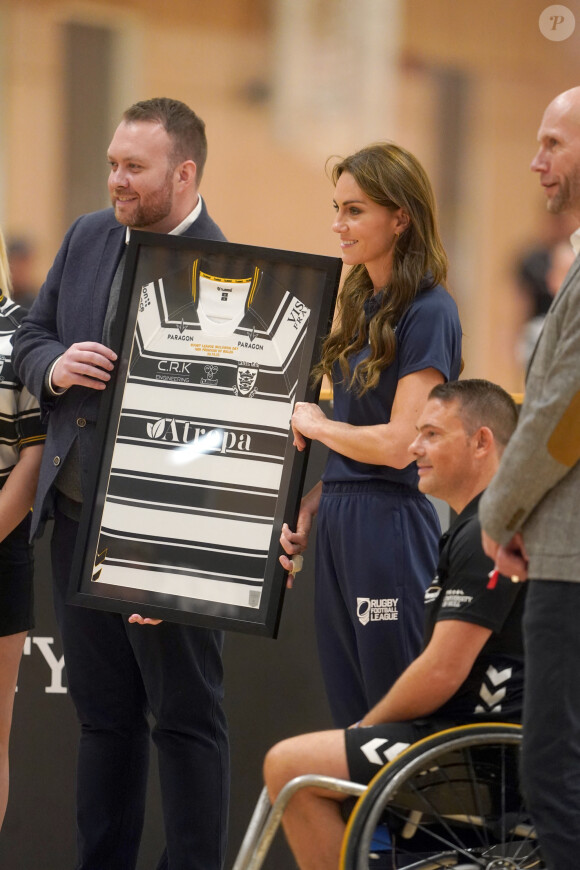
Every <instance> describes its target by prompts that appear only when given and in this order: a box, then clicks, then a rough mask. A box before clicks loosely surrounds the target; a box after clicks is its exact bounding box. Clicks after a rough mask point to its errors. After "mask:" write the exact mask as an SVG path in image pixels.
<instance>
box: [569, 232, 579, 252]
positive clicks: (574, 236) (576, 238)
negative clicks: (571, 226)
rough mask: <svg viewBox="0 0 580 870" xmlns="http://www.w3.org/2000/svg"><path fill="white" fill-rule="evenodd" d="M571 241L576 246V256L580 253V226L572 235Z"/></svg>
mask: <svg viewBox="0 0 580 870" xmlns="http://www.w3.org/2000/svg"><path fill="white" fill-rule="evenodd" d="M570 241H571V243H572V247H573V248H574V253H575V254H576V256H578V254H580V227H578V229H577V230H576V231H575V232H573V233H572V235H571V236H570Z"/></svg>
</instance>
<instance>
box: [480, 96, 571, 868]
mask: <svg viewBox="0 0 580 870" xmlns="http://www.w3.org/2000/svg"><path fill="white" fill-rule="evenodd" d="M538 141H539V149H538V153H537V154H536V156H535V157H534V159H533V161H532V164H531V168H532V170H533V171H534V172H538V173H539V175H540V183H541V185H542V187H543V188H544V191H545V193H546V197H547V207H548V210H549V211H550V212H552V213H554V214H559V213H561V212H569V213H570V214H572V215H573V216H574V217H575V218H576V220H577V221H578V224H580V87H575V88H572V89H571V90H568V91H565V92H564V93H563V94H560V95H559V96H558V97H556V98H555V99H554V100H553V101H552V102H551V103H550V105H549V106H548V108H547V109H546V111H545V113H544V117H543V119H542V123H541V126H540V129H539V133H538ZM571 241H572V245H573V247H574V250H575V252H576V254H577V255H578V253H580V229H579V230H576V232H575V233H574V234H573V236H572V240H571ZM579 460H580V257H578V256H576V259H575V260H574V263H573V264H572V266H571V268H570V271H569V272H568V275H567V276H566V278H565V280H564V283H563V285H562V288H561V290H560V292H559V293H558V295H557V296H556V297H555V299H554V302H553V303H552V306H551V308H550V310H549V312H548V315H547V317H546V321H545V324H544V328H543V331H542V333H541V335H540V338H539V340H538V343H537V345H536V348H535V350H534V353H533V355H532V358H531V361H530V365H529V368H528V373H527V379H526V394H525V400H524V404H523V407H522V410H521V415H520V421H519V423H518V427H517V429H516V432H515V433H514V435H513V437H512V439H511V441H510V443H509V444H508V446H507V448H506V451H505V453H504V455H503V458H502V461H501V464H500V468H499V471H498V473H497V475H496V477H495V478H494V480H493V481H492V483H491V484H490V486H489V487H488V489H487V492H486V493H485V495H484V496H483V498H482V500H481V503H480V519H481V525H482V528H483V545H484V549H485V551H486V553H487V554H488V555H489V556H490V557H491V558H493V559H494V560H495V563H496V566H497V568H498V569H499V570H500V571H501V572H502V573H504V574H508V575H512V576H513V575H517V576H518V577H519V578H520V579H522V580H524V579H526V578H527V577H529V578H530V580H531V581H533V582H532V583H531V586H530V589H529V590H528V597H527V603H526V615H525V619H524V637H525V650H526V685H525V693H524V757H523V764H522V781H523V787H524V790H525V794H526V797H527V802H528V806H529V809H530V812H531V814H532V817H533V819H534V822H535V824H536V828H537V831H538V835H539V838H540V843H541V845H542V850H543V852H544V854H545V857H546V863H547V866H548V867H550V870H576V868H577V867H578V855H579V854H580V630H579V624H578V623H579V618H580V509H579V508H580V505H579V499H578V493H579V491H580V461H579Z"/></svg>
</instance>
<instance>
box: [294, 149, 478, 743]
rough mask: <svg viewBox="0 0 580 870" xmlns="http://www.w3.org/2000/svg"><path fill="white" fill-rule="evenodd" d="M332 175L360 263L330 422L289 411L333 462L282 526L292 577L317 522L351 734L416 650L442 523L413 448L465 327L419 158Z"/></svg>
mask: <svg viewBox="0 0 580 870" xmlns="http://www.w3.org/2000/svg"><path fill="white" fill-rule="evenodd" d="M332 181H333V182H334V185H335V191H334V208H335V211H336V217H335V220H334V223H333V226H332V229H333V231H334V232H335V233H336V234H337V236H339V238H340V247H341V252H342V259H343V262H344V264H345V265H346V266H350V267H351V269H350V271H349V273H348V275H347V277H346V279H345V281H344V284H343V287H342V290H341V293H340V296H339V305H338V317H337V320H336V321H335V325H334V327H333V329H332V330H331V333H330V335H329V336H328V337H327V339H326V341H325V344H324V347H323V352H322V360H321V363H320V365H319V366H318V367H317V368H316V369H315V371H314V376H315V377H316V378H321V377H322V376H323V375H324V374H326V375H328V376H329V377H330V378H331V379H332V383H333V390H334V419H333V420H330V419H328V418H327V417H326V415H325V414H324V412H323V411H322V410H321V409H320V408H319V407H318V406H317V405H314V404H310V403H305V402H298V403H297V404H296V406H295V408H294V413H293V416H292V429H293V432H294V443H295V445H296V447H297V449H298V450H303V449H304V447H305V443H306V439H312V440H316V441H320V442H322V443H323V444H325V445H326V446H327V447H328V448H329V456H328V461H327V464H326V468H325V471H324V474H323V477H322V480H321V481H320V482H319V483H318V484H316V486H315V487H314V488H313V489H312V490H311V491H310V492H309V493H308V494H307V495H305V496H304V498H303V499H302V503H301V507H300V512H299V516H298V521H297V527H296V531H292V530H291V529H289V528H288V526H286V525H285V526H284V527H283V529H282V535H281V539H280V541H281V544H282V547H283V549H284V551H285V553H286V554H287V555H283V556H281V557H280V561H281V563H282V565H283V566H284V568H286V570H288V571H290V572H292V570H293V565H292V557H293V556H295V555H296V554H299V553H302V552H303V551H304V550H305V549H306V547H307V545H308V538H309V534H310V531H311V528H312V522H313V519H314V517H315V516H317V517H318V519H317V537H316V567H315V573H316V591H315V619H316V632H317V641H318V648H319V655H320V661H321V666H322V672H323V677H324V682H325V686H326V692H327V695H328V699H329V703H330V707H331V712H332V716H333V720H334V723H335V725H336V726H338V727H346V726H348V725H350V724H351V723H352V722H355V721H357V720H359V719H360V718H361V717H362V716H363V715H364V714H365V713H366V711H367V710H368V709H369V708H370V707H372V706H373V705H374V704H376V703H377V702H378V700H379V699H380V698H381V697H382V696H383V695H384V693H385V691H386V690H387V689H388V688H389V686H391V685H392V684H393V683H394V681H395V680H396V679H397V677H398V676H399V675H400V674H401V673H402V672H403V670H404V669H405V668H406V667H407V666H408V665H409V664H410V662H411V661H412V660H413V659H414V658H415V656H416V655H417V654H418V652H419V648H420V644H421V633H422V624H423V595H424V591H425V588H426V587H427V585H428V583H429V581H430V578H431V577H432V576H433V571H434V569H435V563H436V557H437V541H438V538H439V534H440V528H439V523H438V520H437V515H436V512H435V509H434V508H433V505H432V504H431V503H430V502H429V501H428V500H427V498H426V497H425V496H424V495H423V494H422V493H420V492H419V491H418V488H417V470H416V467H415V465H414V463H410V457H409V453H408V445H409V443H410V442H411V441H412V440H413V437H414V432H415V426H416V423H417V419H418V417H419V413H420V411H421V409H422V408H423V406H424V405H425V401H426V399H427V396H428V394H429V391H430V390H431V389H432V388H433V387H434V386H435V385H436V384H440V383H443V382H444V381H447V380H455V379H456V378H457V377H458V376H459V373H460V369H461V326H460V323H459V317H458V313H457V307H456V305H455V302H454V301H453V299H452V298H451V296H450V295H449V293H448V292H447V291H446V290H445V288H444V287H443V282H444V281H445V278H446V273H447V257H446V255H445V251H444V250H443V246H442V244H441V241H440V239H439V233H438V229H437V223H436V218H435V202H434V197H433V192H432V189H431V184H430V182H429V179H428V178H427V175H426V173H425V171H424V169H423V167H422V166H421V164H420V163H419V162H418V160H417V159H416V158H415V157H414V156H413V155H412V154H410V153H409V152H408V151H406V150H405V149H404V148H401V147H399V146H397V145H395V144H392V143H388V142H382V143H377V144H374V145H371V146H369V147H367V148H364V149H362V150H361V151H359V152H357V153H356V154H353V155H351V156H350V157H347V158H345V159H342V160H340V162H338V163H336V165H335V166H334V167H333V169H332ZM291 580H292V576H291V577H290V581H291Z"/></svg>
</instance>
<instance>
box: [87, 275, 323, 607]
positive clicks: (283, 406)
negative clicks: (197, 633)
mask: <svg viewBox="0 0 580 870" xmlns="http://www.w3.org/2000/svg"><path fill="white" fill-rule="evenodd" d="M308 315H309V309H308V308H307V307H306V306H305V305H304V304H303V303H302V302H301V301H300V299H299V298H297V296H295V295H294V294H293V293H292V290H291V289H288V288H285V287H282V286H281V285H280V284H279V283H277V282H275V281H273V280H272V279H271V278H270V277H269V276H268V275H267V274H265V273H264V272H263V271H261V270H260V269H258V268H255V267H253V268H252V269H251V270H250V271H248V269H247V266H246V273H245V276H242V277H235V278H221V277H217V276H216V275H215V274H209V272H208V271H206V270H205V269H203V268H202V263H201V262H200V261H199V260H196V261H195V262H194V263H193V265H192V267H191V268H190V269H188V270H187V272H185V271H184V272H181V273H176V274H173V275H171V276H169V277H168V278H166V279H159V280H156V281H153V282H151V283H150V284H148V285H147V286H145V287H143V289H142V294H141V300H140V306H139V313H138V317H137V324H136V330H135V337H134V342H133V349H132V355H131V363H130V369H129V374H128V378H127V381H126V384H125V391H124V397H123V404H122V412H121V417H120V421H119V429H118V434H117V440H116V445H115V449H114V455H113V461H112V467H111V475H110V480H109V486H108V491H107V495H106V501H105V507H104V512H103V516H102V524H101V533H100V539H99V545H98V555H97V558H96V565H95V573H94V578H93V579H95V580H97V581H98V582H104V583H108V584H113V585H120V586H124V587H132V586H135V587H137V588H139V589H147V590H152V591H158V592H165V593H169V594H173V595H177V596H183V597H187V598H196V599H202V600H206V601H211V602H219V603H220V604H234V605H237V606H242V607H244V606H245V607H258V606H259V603H260V595H261V588H262V582H263V577H264V573H265V566H266V558H267V554H268V550H269V547H270V539H271V534H272V521H273V517H274V512H275V505H276V499H277V495H278V489H279V485H280V478H281V473H282V465H283V460H284V454H285V450H286V446H287V439H288V432H289V423H290V417H291V413H292V405H293V403H294V397H295V392H296V386H297V381H298V373H299V369H300V361H301V354H302V346H303V343H304V338H305V335H306V330H305V326H306V323H307V321H308Z"/></svg>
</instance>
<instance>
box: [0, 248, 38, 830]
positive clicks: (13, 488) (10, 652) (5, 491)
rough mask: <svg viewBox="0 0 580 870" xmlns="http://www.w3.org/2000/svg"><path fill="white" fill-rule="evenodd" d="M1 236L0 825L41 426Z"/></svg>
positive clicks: (26, 619)
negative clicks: (15, 353)
mask: <svg viewBox="0 0 580 870" xmlns="http://www.w3.org/2000/svg"><path fill="white" fill-rule="evenodd" d="M9 291H10V271H9V268H8V259H7V256H6V247H5V244H4V238H3V236H2V233H1V232H0V365H1V375H0V827H1V826H2V822H3V821H4V814H5V812H6V804H7V802H8V779H9V776H8V742H9V738H10V728H11V725H12V710H13V706H14V693H15V691H16V681H17V678H18V667H19V665H20V658H21V656H22V648H23V646H24V640H25V638H26V633H27V631H28V630H29V629H30V628H32V627H33V624H34V623H33V595H32V546H31V544H30V543H29V534H30V509H31V507H32V502H33V501H34V493H35V490H36V484H37V481H38V471H39V468H40V459H41V456H42V448H43V444H44V438H45V436H44V427H43V426H42V425H41V422H40V411H39V409H38V403H37V402H36V399H34V398H33V397H32V396H31V395H30V393H29V392H28V390H27V389H26V388H25V387H24V386H23V385H22V383H21V382H20V381H19V380H18V378H17V377H16V375H15V374H14V371H13V368H12V360H11V356H12V345H11V338H12V335H13V334H14V332H15V330H16V329H18V327H19V326H20V321H21V320H22V318H23V317H24V316H25V314H26V311H25V309H24V308H21V307H20V306H19V305H16V303H15V302H13V301H12V300H11V299H10V296H9Z"/></svg>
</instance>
